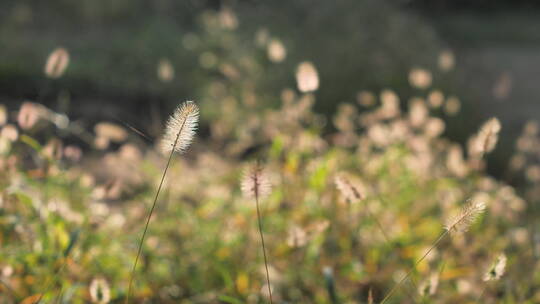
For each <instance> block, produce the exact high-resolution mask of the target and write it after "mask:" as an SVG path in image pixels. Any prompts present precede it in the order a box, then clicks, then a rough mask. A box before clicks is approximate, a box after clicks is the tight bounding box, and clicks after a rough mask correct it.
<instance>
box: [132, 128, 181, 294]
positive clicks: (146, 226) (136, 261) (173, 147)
mask: <svg viewBox="0 0 540 304" xmlns="http://www.w3.org/2000/svg"><path fill="white" fill-rule="evenodd" d="M184 125H185V120H184V122H183V123H182V126H181V127H180V130H179V131H178V134H177V135H176V139H175V140H174V144H173V146H172V149H171V153H170V154H169V158H168V159H167V164H166V165H165V170H163V175H162V176H161V181H160V182H159V186H158V189H157V191H156V195H155V197H154V201H153V202H152V207H151V208H150V212H148V216H147V218H146V224H145V225H144V230H143V234H142V236H141V240H140V241H139V248H138V250H137V256H136V257H135V262H134V263H133V268H132V269H131V274H130V278H129V286H128V292H127V295H126V302H125V303H126V304H128V303H129V297H130V295H131V290H132V288H133V279H134V278H135V270H136V268H137V264H138V262H139V258H140V256H141V253H142V247H143V244H144V239H145V237H146V233H147V231H148V226H149V225H150V219H151V218H152V214H154V209H155V208H156V204H157V200H158V197H159V193H160V192H161V188H162V187H163V182H164V181H165V176H166V175H167V171H168V169H169V166H170V164H171V160H172V157H173V154H174V150H175V148H176V145H177V144H178V139H179V138H180V134H181V133H182V129H183V128H184Z"/></svg>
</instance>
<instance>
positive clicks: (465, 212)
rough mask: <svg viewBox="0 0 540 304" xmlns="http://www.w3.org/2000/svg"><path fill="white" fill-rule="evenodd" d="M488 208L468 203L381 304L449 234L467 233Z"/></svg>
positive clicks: (482, 204) (386, 298) (477, 203)
mask: <svg viewBox="0 0 540 304" xmlns="http://www.w3.org/2000/svg"><path fill="white" fill-rule="evenodd" d="M485 208H486V206H485V204H484V203H481V202H472V201H471V202H468V203H467V204H466V205H465V206H464V207H463V208H462V209H461V210H460V212H459V214H458V215H457V216H455V217H452V218H450V219H449V220H448V221H446V224H445V225H444V232H443V233H441V235H440V236H439V238H437V240H435V242H434V243H433V244H432V245H431V247H430V248H429V249H428V250H427V251H426V253H424V255H422V257H421V258H420V259H418V260H417V261H416V262H415V263H414V265H413V266H412V267H411V268H410V269H409V271H407V273H406V274H405V276H404V277H403V278H402V279H401V280H400V281H399V282H398V283H397V284H395V285H394V287H392V289H390V291H389V292H388V294H386V296H385V297H384V298H383V300H382V301H381V303H380V304H384V303H386V301H388V300H389V299H390V297H391V296H392V295H393V294H394V292H395V291H396V290H397V288H398V287H400V286H401V285H402V284H403V283H404V282H405V281H406V280H407V279H408V278H409V276H410V275H411V273H412V272H413V271H414V270H415V269H416V267H417V266H418V264H420V263H421V262H422V261H423V260H424V259H425V258H426V257H427V256H428V255H429V254H430V253H431V251H433V249H435V248H436V247H437V246H438V245H439V243H440V242H441V241H442V240H443V239H444V238H445V237H446V236H447V235H449V234H453V233H460V232H466V231H467V230H468V229H469V227H470V226H471V225H472V224H473V223H474V221H475V220H476V218H477V217H478V216H479V215H480V214H482V213H483V212H484V210H485Z"/></svg>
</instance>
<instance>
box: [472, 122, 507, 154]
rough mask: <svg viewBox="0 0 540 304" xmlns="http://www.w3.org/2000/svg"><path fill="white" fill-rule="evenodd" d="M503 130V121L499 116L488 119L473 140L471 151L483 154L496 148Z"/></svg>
mask: <svg viewBox="0 0 540 304" xmlns="http://www.w3.org/2000/svg"><path fill="white" fill-rule="evenodd" d="M500 131H501V123H500V121H499V120H498V119H497V118H495V117H494V118H491V119H490V120H488V121H486V122H485V123H484V124H483V125H482V127H481V128H480V131H478V134H477V135H476V136H474V137H473V138H472V140H471V143H470V144H471V145H472V146H471V147H470V149H471V153H472V154H473V155H475V156H482V155H484V154H485V153H489V152H491V151H493V149H495V146H496V145H497V141H498V139H499V132H500Z"/></svg>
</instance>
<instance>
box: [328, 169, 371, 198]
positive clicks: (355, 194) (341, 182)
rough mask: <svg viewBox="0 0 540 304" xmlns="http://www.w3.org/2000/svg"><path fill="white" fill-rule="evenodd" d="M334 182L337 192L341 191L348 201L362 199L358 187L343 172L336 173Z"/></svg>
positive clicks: (362, 196)
mask: <svg viewBox="0 0 540 304" xmlns="http://www.w3.org/2000/svg"><path fill="white" fill-rule="evenodd" d="M334 183H335V184H336V188H337V189H338V190H339V192H341V194H342V195H343V196H344V197H345V198H346V199H347V200H348V201H349V202H351V203H353V202H358V201H361V200H362V199H364V195H363V194H362V193H361V192H360V190H359V187H358V186H357V185H355V184H354V183H353V182H352V181H351V179H350V178H349V177H347V175H345V174H344V173H341V174H338V175H336V177H335V178H334Z"/></svg>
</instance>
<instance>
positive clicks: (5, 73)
mask: <svg viewBox="0 0 540 304" xmlns="http://www.w3.org/2000/svg"><path fill="white" fill-rule="evenodd" d="M0 5H1V9H0V14H1V21H0V22H1V26H0V45H2V47H1V50H0V54H1V56H2V60H1V62H0V91H1V93H0V101H1V102H3V103H6V104H8V105H9V104H17V103H20V102H21V100H32V101H37V102H40V103H44V104H46V105H47V106H50V107H52V108H53V109H55V110H58V111H62V112H66V113H68V115H69V116H70V117H84V118H85V120H88V124H91V123H92V122H93V121H92V120H101V119H104V118H110V116H111V115H112V116H113V117H117V118H119V119H122V120H124V121H129V122H130V123H131V124H133V125H135V126H137V127H138V128H140V129H141V130H143V131H145V132H147V133H150V134H155V133H157V132H159V128H158V127H156V128H154V129H153V130H152V129H151V128H149V127H148V126H151V125H157V126H159V125H160V121H159V120H160V119H161V118H162V117H164V115H166V114H167V113H169V112H170V110H171V108H172V107H173V106H174V105H176V104H177V103H178V101H179V100H184V99H194V100H197V101H200V102H203V103H205V104H212V103H220V102H222V101H221V100H219V99H216V98H213V96H211V94H210V93H208V90H209V89H208V83H209V81H213V80H218V81H219V79H221V78H224V77H225V76H224V74H225V73H227V72H228V73H235V74H237V75H236V76H238V77H240V78H241V79H250V80H252V81H251V82H252V83H251V84H250V86H252V88H251V89H252V90H253V92H255V93H256V94H257V95H258V97H257V99H258V102H259V103H262V104H264V105H266V106H268V107H272V106H275V105H276V104H278V103H279V96H280V92H281V89H282V88H284V87H287V86H290V84H291V83H293V82H294V71H295V68H296V66H297V64H298V63H299V62H300V61H304V60H309V61H311V62H312V63H313V64H314V65H315V66H316V68H317V71H318V73H319V77H320V88H319V90H318V91H317V92H316V97H317V98H316V100H317V101H316V105H315V111H317V112H319V113H322V114H326V115H328V116H330V115H332V114H333V113H334V112H335V110H336V109H337V107H338V105H339V104H340V103H343V102H355V101H356V99H357V97H358V93H359V92H360V91H362V90H367V91H372V92H374V93H378V92H380V91H381V90H382V89H384V88H388V87H390V88H392V89H393V90H395V91H396V92H398V95H399V96H400V97H401V98H402V99H403V100H406V99H407V98H409V97H410V96H413V95H415V94H419V93H424V92H422V91H425V92H426V94H427V93H429V91H430V90H441V91H444V92H445V94H449V95H451V96H455V97H456V98H458V99H459V101H460V102H461V110H462V111H461V113H462V114H461V115H460V116H458V117H455V118H452V119H450V120H449V121H447V124H448V125H447V131H446V133H447V136H450V137H451V138H452V139H454V140H458V141H460V142H461V143H463V142H464V141H465V138H466V137H467V136H468V135H469V134H471V133H472V132H473V131H474V130H475V129H476V128H477V127H478V125H479V121H482V120H484V119H486V118H488V117H492V116H496V117H499V119H501V121H502V125H503V130H502V136H501V143H502V144H501V146H502V147H504V148H503V149H498V151H497V152H496V153H495V154H493V155H492V156H491V157H492V159H494V160H495V161H494V162H495V163H493V161H492V163H491V164H490V170H491V172H492V173H494V174H496V175H501V174H502V173H501V172H502V171H501V170H502V169H501V167H500V166H497V162H505V161H506V160H508V157H509V155H510V154H511V149H512V146H513V144H512V139H513V138H515V137H516V136H517V134H518V133H519V132H520V131H521V129H522V128H523V124H524V122H525V121H526V120H530V119H534V118H538V117H540V103H539V102H538V100H539V98H540V87H539V86H538V85H537V80H538V79H539V78H540V52H539V50H540V18H539V15H540V8H539V6H538V4H537V3H536V2H535V1H526V0H522V1H510V0H507V1H504V0H499V1H445V0H436V1H431V0H430V1H424V0H408V1H407V0H395V1H378V0H376V1H374V0H366V1H353V0H340V1H336V2H335V3H334V2H332V3H329V2H328V1H311V0H309V1H308V0H294V1H289V0H287V1H285V0H284V1H272V3H268V2H266V1H254V0H253V1H218V0H213V1H202V0H200V1H199V0H197V1H195V0H191V1H172V0H159V1H152V2H148V1H127V0H117V1H112V2H111V1H101V0H97V1H96V0H92V1H86V0H84V1H77V2H76V3H75V2H72V1H63V0H55V1H48V2H47V3H37V2H34V1H19V0H17V1H15V0H5V1H2V3H1V4H0ZM212 11H214V12H217V13H219V14H220V17H219V18H218V19H219V21H212V20H210V18H208V15H209V12H212ZM212 22H221V23H222V25H223V26H216V25H212V24H211V23H212ZM60 46H61V47H64V48H65V49H67V50H68V52H69V53H70V55H71V61H70V65H69V69H68V70H67V72H66V73H65V75H64V76H63V77H62V78H61V79H59V80H57V81H54V82H52V81H48V80H47V79H46V78H45V77H44V73H43V66H44V62H45V60H46V59H47V56H48V55H49V54H50V53H51V52H52V50H54V49H55V48H57V47H60ZM272 51H273V52H274V54H272V53H271V52H272ZM276 52H277V53H276ZM281 53H283V54H281ZM441 56H442V57H441ZM444 56H446V57H444ZM246 58H247V59H249V60H246ZM445 58H446V60H447V62H446V63H444V62H443V63H442V64H443V65H445V64H446V65H445V66H443V67H441V60H443V61H444V60H445ZM228 61H236V62H242V61H244V63H246V62H248V61H250V62H249V64H245V65H244V66H243V69H242V70H241V71H234V70H232V69H227V65H226V63H227V62H228ZM160 64H161V69H162V70H161V72H159V71H158V69H160ZM414 68H421V69H425V70H427V71H429V72H430V73H431V78H432V79H430V81H431V85H430V86H429V89H418V88H414V87H411V85H410V82H409V77H408V76H409V72H410V71H411V69H414ZM159 73H162V75H161V76H160V75H159ZM163 73H164V74H163ZM169 74H170V75H169ZM419 91H420V92H419ZM203 119H204V116H203ZM149 122H153V123H152V124H150V123H149ZM145 126H146V127H145ZM328 128H330V129H331V125H330V124H329V125H328Z"/></svg>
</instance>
